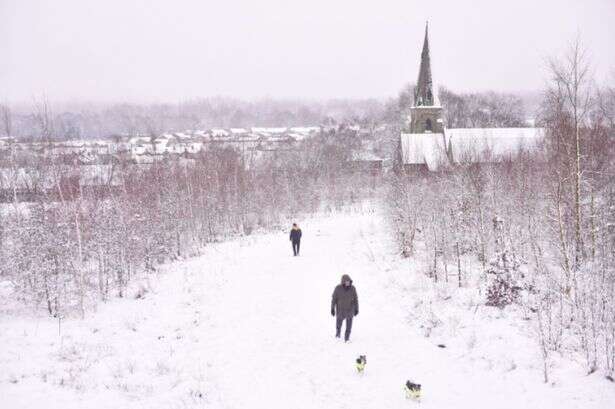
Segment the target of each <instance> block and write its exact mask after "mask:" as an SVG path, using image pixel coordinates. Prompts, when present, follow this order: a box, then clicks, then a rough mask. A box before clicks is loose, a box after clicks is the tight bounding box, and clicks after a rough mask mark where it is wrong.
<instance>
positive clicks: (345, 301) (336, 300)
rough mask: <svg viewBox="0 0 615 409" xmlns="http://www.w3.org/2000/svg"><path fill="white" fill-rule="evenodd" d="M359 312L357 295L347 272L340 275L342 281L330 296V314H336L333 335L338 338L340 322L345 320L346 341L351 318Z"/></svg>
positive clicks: (350, 326)
mask: <svg viewBox="0 0 615 409" xmlns="http://www.w3.org/2000/svg"><path fill="white" fill-rule="evenodd" d="M358 314H359V297H358V296H357V289H356V288H354V286H353V285H352V279H351V278H350V276H349V275H348V274H344V275H343V276H342V282H341V283H340V284H338V285H337V286H336V287H335V290H333V296H332V297H331V315H333V316H336V315H337V317H336V318H337V319H336V320H335V337H336V338H339V337H340V334H341V332H342V323H343V322H344V320H346V332H345V334H344V341H346V342H348V339H349V338H350V331H351V330H352V318H353V317H355V316H356V315H358Z"/></svg>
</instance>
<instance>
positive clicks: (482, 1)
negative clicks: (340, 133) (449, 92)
mask: <svg viewBox="0 0 615 409" xmlns="http://www.w3.org/2000/svg"><path fill="white" fill-rule="evenodd" d="M425 20H429V22H430V41H431V49H432V58H433V61H434V75H435V77H436V78H435V80H436V82H437V83H438V84H442V85H446V86H448V87H450V88H452V89H453V90H457V91H472V90H485V89H495V90H504V91H512V90H532V89H538V88H541V87H542V86H543V84H544V79H545V76H546V72H545V69H544V67H545V63H544V61H545V58H546V57H547V56H549V55H552V54H557V53H560V52H561V51H562V50H563V49H564V48H565V46H566V44H567V43H568V41H569V40H571V39H572V38H574V37H575V35H576V33H577V31H578V32H580V33H581V36H582V38H583V41H584V42H585V44H586V45H587V46H588V47H589V51H590V53H591V57H592V60H593V65H594V67H595V73H596V76H597V77H598V79H599V80H603V81H604V80H605V79H607V77H608V74H609V73H610V72H613V71H614V70H615V41H614V40H615V0H508V1H499V0H472V1H469V0H447V1H444V0H422V1H418V0H376V1H362V0H305V1H294V0H192V1H189V0H96V1H94V0H92V1H89V0H47V1H43V0H38V1H37V0H0V53H1V54H0V100H10V101H27V100H30V99H31V98H32V96H34V95H41V94H43V93H45V94H46V95H47V96H48V97H49V98H50V99H52V100H69V99H79V100H93V101H177V100H181V99H188V98H194V97H201V96H212V95H225V96H234V97H239V98H258V97H276V98H280V97H291V98H293V97H306V98H336V97H357V98H367V97H383V96H393V95H396V94H397V92H398V91H399V90H400V88H401V87H402V86H403V85H404V84H405V83H408V82H413V81H415V80H416V76H417V74H418V62H419V55H420V48H421V45H422V41H423V30H424V23H425Z"/></svg>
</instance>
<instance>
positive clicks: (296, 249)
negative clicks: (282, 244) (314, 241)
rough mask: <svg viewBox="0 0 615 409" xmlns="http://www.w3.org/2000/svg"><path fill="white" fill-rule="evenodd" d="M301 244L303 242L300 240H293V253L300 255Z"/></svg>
mask: <svg viewBox="0 0 615 409" xmlns="http://www.w3.org/2000/svg"><path fill="white" fill-rule="evenodd" d="M300 245H301V242H300V241H299V240H293V254H294V255H295V256H298V255H299V246H300Z"/></svg>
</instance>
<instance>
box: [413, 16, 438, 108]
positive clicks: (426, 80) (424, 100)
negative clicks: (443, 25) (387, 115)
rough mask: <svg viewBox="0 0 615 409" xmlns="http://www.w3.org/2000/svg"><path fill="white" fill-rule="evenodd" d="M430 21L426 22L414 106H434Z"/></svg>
mask: <svg viewBox="0 0 615 409" xmlns="http://www.w3.org/2000/svg"><path fill="white" fill-rule="evenodd" d="M428 28H429V22H427V23H425V40H424V42H423V51H422V52H421V66H420V68H419V79H418V81H417V82H416V88H415V89H414V106H433V105H434V93H433V83H432V80H431V62H430V59H429V33H428Z"/></svg>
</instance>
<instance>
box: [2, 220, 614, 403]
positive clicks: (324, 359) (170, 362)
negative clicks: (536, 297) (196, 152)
mask: <svg viewBox="0 0 615 409" xmlns="http://www.w3.org/2000/svg"><path fill="white" fill-rule="evenodd" d="M383 224H384V222H383V218H382V217H381V216H380V215H378V214H377V213H375V212H372V211H371V210H369V209H364V211H363V212H361V213H345V214H338V215H335V216H330V217H322V218H319V219H315V220H309V221H305V222H304V223H302V226H301V227H302V228H303V233H304V235H303V241H302V249H301V251H302V253H301V255H300V256H299V257H292V252H291V247H290V243H289V241H288V237H287V234H286V233H278V234H267V235H258V236H252V237H246V238H242V239H238V240H234V241H231V242H228V243H221V244H217V245H212V246H211V247H209V248H207V249H206V251H205V252H204V253H205V254H204V255H203V256H201V257H199V258H195V259H192V260H188V261H183V262H177V263H174V264H170V265H167V266H165V268H164V269H163V274H160V275H159V276H156V277H152V278H151V280H150V282H149V283H148V284H147V285H146V286H144V288H145V289H147V290H141V291H140V294H141V295H142V296H141V297H140V298H139V299H123V300H114V301H112V302H110V303H108V304H107V305H104V306H102V307H101V308H100V309H99V310H98V311H97V312H95V313H93V314H92V315H91V316H89V317H88V318H87V319H85V320H83V321H81V320H72V319H71V320H66V321H65V322H62V323H61V326H58V321H57V320H55V319H50V318H38V319H24V318H15V317H8V316H5V317H2V318H0V343H1V344H2V348H0V396H1V397H2V402H1V403H0V406H2V407H6V408H39V407H45V408H46V409H51V408H62V409H71V408H114V409H118V408H150V409H152V408H165V409H168V408H192V407H195V408H196V407H199V408H203V407H212V408H229V409H235V408H236V409H244V408H267V409H276V408H280V409H282V408H283V409H288V408H354V409H356V408H391V409H393V408H408V407H413V406H414V405H418V403H416V402H412V401H407V400H406V399H405V396H404V391H403V384H404V383H405V381H406V380H407V379H411V380H414V381H416V382H418V383H421V384H422V385H423V399H422V402H421V403H420V406H421V407H423V408H440V409H442V408H456V409H461V408H472V409H478V408H511V409H512V408H515V409H517V408H550V407H557V408H559V409H566V408H583V409H589V408H604V409H606V408H611V407H613V406H612V405H613V402H615V386H614V385H613V384H612V383H610V382H608V381H606V380H605V379H604V378H603V377H602V376H601V375H600V374H598V373H595V374H592V375H589V376H586V375H585V374H584V373H583V370H582V367H581V366H580V365H578V364H576V363H574V362H570V361H564V360H554V361H553V362H552V363H551V365H552V368H551V379H552V380H551V383H549V384H544V383H542V373H541V368H542V363H541V360H540V356H539V353H538V347H537V345H536V344H535V343H534V341H533V340H532V339H531V338H530V331H532V322H531V320H522V319H521V314H520V313H519V312H517V311H515V310H514V309H510V310H504V311H500V310H497V309H493V308H489V307H484V306H482V300H481V298H480V296H479V295H478V294H477V292H476V291H474V290H470V289H467V288H466V289H461V290H457V289H455V285H454V283H449V284H447V283H445V282H442V283H439V284H438V285H437V286H436V285H435V284H433V283H432V282H431V280H429V279H428V278H427V277H425V275H424V274H422V272H421V269H422V267H421V266H422V265H423V264H422V262H421V260H420V258H419V259H418V260H410V261H409V260H400V259H399V258H398V257H397V256H396V255H395V254H393V253H392V251H391V250H390V249H389V246H388V244H387V243H388V240H389V239H388V236H387V235H386V233H385V229H384V226H383ZM464 268H466V269H468V270H469V271H471V270H472V268H473V267H472V265H471V264H468V265H466V266H464ZM343 273H346V274H349V275H350V276H351V277H352V278H353V280H354V283H355V285H356V287H357V290H358V295H359V303H360V314H359V316H358V317H357V318H356V319H355V322H354V326H353V334H352V337H351V342H350V343H349V344H345V343H344V342H342V341H339V340H336V339H335V338H334V320H333V318H332V317H331V316H330V314H329V307H330V297H331V293H332V290H333V287H334V286H335V285H336V284H338V283H339V280H340V276H341V275H342V274H343ZM470 287H471V286H470ZM438 345H441V346H445V348H442V347H439V346H438ZM359 354H365V355H367V366H366V370H365V373H364V374H363V375H358V374H357V373H356V370H355V365H354V360H355V358H356V357H357V356H358V355H359Z"/></svg>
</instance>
